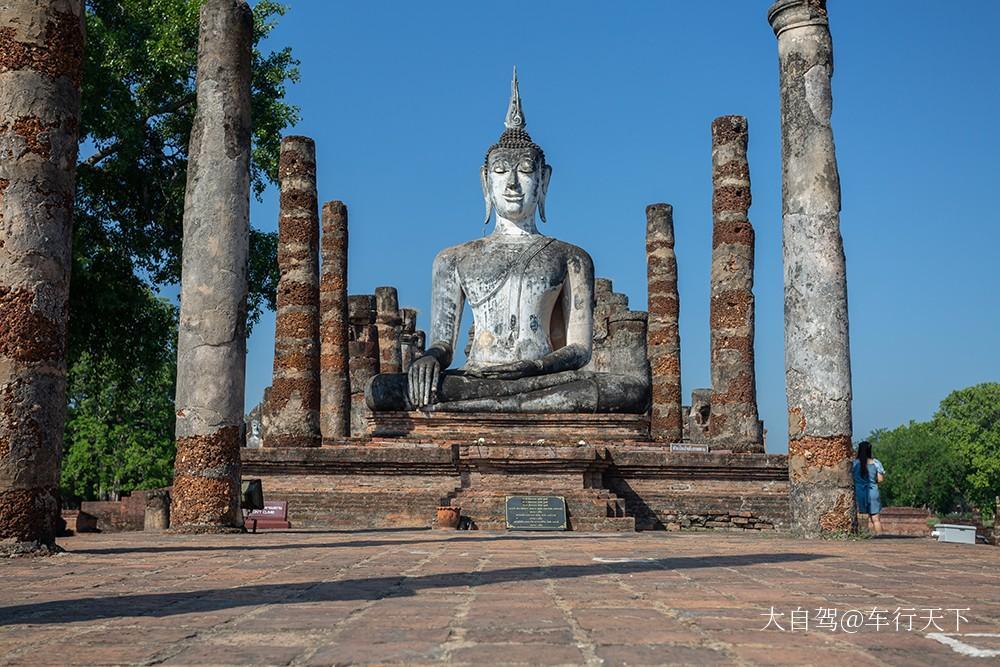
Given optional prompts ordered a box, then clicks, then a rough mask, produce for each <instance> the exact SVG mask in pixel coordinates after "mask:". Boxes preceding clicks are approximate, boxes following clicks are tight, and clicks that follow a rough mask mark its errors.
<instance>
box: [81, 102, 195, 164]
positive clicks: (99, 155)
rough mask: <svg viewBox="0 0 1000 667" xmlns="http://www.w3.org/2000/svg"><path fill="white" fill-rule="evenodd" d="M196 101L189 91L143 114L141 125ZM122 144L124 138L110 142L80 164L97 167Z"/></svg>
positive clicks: (119, 148)
mask: <svg viewBox="0 0 1000 667" xmlns="http://www.w3.org/2000/svg"><path fill="white" fill-rule="evenodd" d="M194 101H195V94H194V93H193V92H192V93H188V94H187V95H185V96H184V97H182V98H180V99H178V100H175V101H174V102H172V103H170V104H168V105H167V106H165V107H163V108H161V109H157V110H156V111H154V112H152V113H150V114H147V115H146V116H143V117H142V118H141V119H140V120H139V125H143V126H145V125H146V123H148V122H149V121H151V120H152V119H153V118H156V117H157V116H162V115H164V114H168V113H177V112H178V111H180V110H181V109H183V108H184V107H186V106H188V105H189V104H191V103H192V102H194ZM122 144H124V140H123V139H117V140H115V141H113V142H111V143H110V144H108V145H107V146H105V147H104V148H102V149H100V150H99V151H97V152H96V153H94V154H93V155H91V156H90V157H88V158H87V159H86V160H83V161H82V162H81V163H80V165H82V166H87V167H96V166H97V164H98V163H99V162H101V160H104V159H105V158H107V157H110V156H112V155H114V154H115V153H117V152H118V151H119V150H121V147H122Z"/></svg>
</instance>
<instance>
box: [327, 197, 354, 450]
mask: <svg viewBox="0 0 1000 667" xmlns="http://www.w3.org/2000/svg"><path fill="white" fill-rule="evenodd" d="M347 240H348V233H347V206H345V205H344V203H343V202H341V201H332V202H327V203H326V204H325V205H324V206H323V241H322V254H323V268H322V271H323V273H322V278H321V279H320V284H319V290H320V295H319V298H320V310H321V313H322V320H321V322H320V420H319V421H320V430H321V431H322V434H323V438H324V439H329V440H343V439H344V438H347V437H348V436H349V435H350V434H351V384H350V365H349V357H348V349H347V342H348V332H347V327H348V322H347Z"/></svg>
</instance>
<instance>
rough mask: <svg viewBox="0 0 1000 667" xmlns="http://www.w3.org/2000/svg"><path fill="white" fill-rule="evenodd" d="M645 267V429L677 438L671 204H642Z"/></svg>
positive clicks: (676, 300) (662, 438)
mask: <svg viewBox="0 0 1000 667" xmlns="http://www.w3.org/2000/svg"><path fill="white" fill-rule="evenodd" d="M646 271H647V280H648V288H647V289H648V292H649V297H648V298H649V325H648V330H647V339H646V349H647V355H648V356H649V365H650V371H651V373H652V380H653V385H652V394H653V395H652V406H651V409H650V420H649V431H650V436H651V437H652V438H653V439H654V440H658V441H662V442H679V441H680V439H681V419H682V416H681V336H680V331H679V330H678V327H677V318H678V314H679V309H680V299H679V298H678V294H677V255H675V254H674V209H673V207H672V206H670V204H650V205H649V206H647V207H646Z"/></svg>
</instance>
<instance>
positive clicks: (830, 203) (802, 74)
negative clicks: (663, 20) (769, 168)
mask: <svg viewBox="0 0 1000 667" xmlns="http://www.w3.org/2000/svg"><path fill="white" fill-rule="evenodd" d="M768 20H769V21H770V23H771V27H772V28H774V34H775V36H776V37H777V40H778V65H779V72H780V87H781V157H782V160H781V167H782V178H781V192H782V235H783V248H784V266H785V391H786V393H787V396H788V468H789V477H790V487H791V488H790V495H791V508H792V528H793V530H796V531H797V532H799V533H801V534H803V535H805V536H807V537H815V536H818V535H820V534H822V533H830V532H843V531H848V530H851V528H852V526H853V523H854V516H855V508H854V485H853V484H852V482H851V475H850V466H851V434H852V427H851V352H850V340H849V335H848V324H847V273H846V267H845V260H844V246H843V243H842V241H841V237H840V178H839V175H838V173H837V158H836V153H835V151H834V145H833V130H832V128H831V127H830V113H831V111H832V108H833V99H832V95H831V90H830V78H831V77H832V76H833V44H832V42H831V39H830V29H829V24H828V21H827V12H826V2H825V1H824V0H782V1H781V2H776V3H775V4H773V5H772V6H771V9H770V11H769V12H768Z"/></svg>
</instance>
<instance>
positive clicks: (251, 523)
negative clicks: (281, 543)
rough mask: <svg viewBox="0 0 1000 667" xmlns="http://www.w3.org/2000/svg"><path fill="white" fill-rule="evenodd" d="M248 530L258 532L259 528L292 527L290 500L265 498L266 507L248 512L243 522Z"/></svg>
mask: <svg viewBox="0 0 1000 667" xmlns="http://www.w3.org/2000/svg"><path fill="white" fill-rule="evenodd" d="M243 524H244V525H245V526H246V528H247V530H252V531H253V532H255V533H256V532H257V529H258V528H291V527H292V525H291V524H290V523H289V522H288V502H287V501H284V500H265V501H264V509H259V510H254V511H252V512H250V513H249V514H247V517H246V520H245V521H244V522H243Z"/></svg>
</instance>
